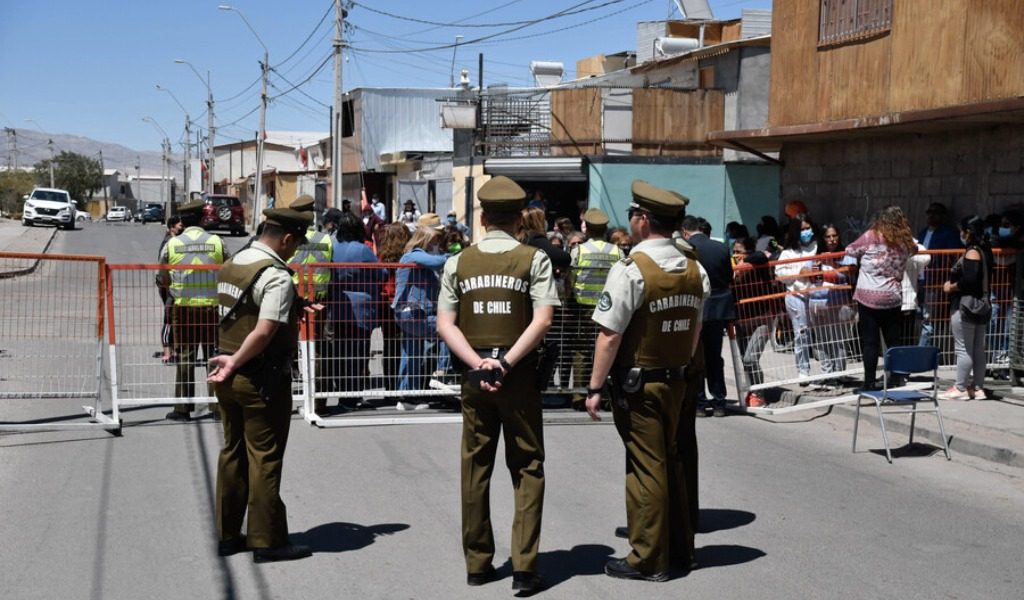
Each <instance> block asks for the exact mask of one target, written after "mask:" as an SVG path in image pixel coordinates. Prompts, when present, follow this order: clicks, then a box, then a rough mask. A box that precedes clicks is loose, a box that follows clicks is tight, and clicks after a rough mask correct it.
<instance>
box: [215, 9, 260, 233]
mask: <svg viewBox="0 0 1024 600" xmlns="http://www.w3.org/2000/svg"><path fill="white" fill-rule="evenodd" d="M217 8H218V9H220V10H226V11H231V12H233V13H235V14H236V15H238V16H239V17H241V18H242V22H243V23H245V26H246V27H248V28H249V31H251V32H252V34H253V35H254V36H255V37H256V41H257V42H259V43H260V46H263V63H262V64H260V75H261V79H262V81H263V86H262V89H261V90H260V130H259V133H258V134H257V137H256V185H255V189H254V190H253V195H254V196H255V198H253V211H252V227H253V229H255V228H256V221H257V219H258V218H259V215H260V212H261V209H262V206H263V138H265V137H266V136H267V74H268V72H269V70H270V58H269V55H270V51H269V50H267V45H266V44H264V43H263V38H261V37H260V34H258V33H256V30H255V29H253V28H252V25H250V24H249V19H246V18H245V15H244V14H242V11H240V10H238V9H237V8H235V7H233V6H230V5H228V4H221V5H218V6H217Z"/></svg>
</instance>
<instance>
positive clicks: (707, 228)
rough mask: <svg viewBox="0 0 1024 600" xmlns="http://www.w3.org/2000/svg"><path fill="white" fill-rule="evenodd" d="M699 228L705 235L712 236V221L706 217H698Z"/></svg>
mask: <svg viewBox="0 0 1024 600" xmlns="http://www.w3.org/2000/svg"><path fill="white" fill-rule="evenodd" d="M697 229H698V230H699V231H700V232H701V233H703V234H704V235H706V236H708V237H711V223H708V220H707V219H705V218H704V217H697Z"/></svg>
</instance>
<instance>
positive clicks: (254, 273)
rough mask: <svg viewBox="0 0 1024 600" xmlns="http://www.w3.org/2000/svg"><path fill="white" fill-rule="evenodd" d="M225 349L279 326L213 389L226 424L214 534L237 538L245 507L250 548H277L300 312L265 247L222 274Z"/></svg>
mask: <svg viewBox="0 0 1024 600" xmlns="http://www.w3.org/2000/svg"><path fill="white" fill-rule="evenodd" d="M218 297H219V302H220V312H221V323H220V349H221V351H223V352H227V353H234V352H235V351H237V350H238V348H239V346H241V344H242V342H243V341H244V340H245V337H246V336H247V335H248V334H249V333H250V332H251V331H252V330H253V329H254V328H255V326H256V323H257V321H258V320H260V319H267V320H271V321H276V322H278V323H280V326H279V327H278V329H277V331H276V333H275V335H274V338H273V339H272V340H271V342H270V344H269V346H268V347H267V349H266V350H264V352H263V353H262V354H261V355H259V356H257V357H255V358H253V359H252V360H250V361H249V362H247V363H245V364H244V365H242V366H241V367H240V368H239V369H238V371H237V372H236V373H235V374H233V375H232V376H231V377H229V378H228V379H227V380H226V381H224V382H222V383H218V384H217V386H216V392H217V399H218V401H219V402H220V407H221V413H222V417H223V425H224V448H223V449H222V450H221V452H220V459H219V461H218V463H217V534H218V536H219V538H220V541H222V542H225V541H231V540H235V539H238V538H239V536H240V535H241V528H242V519H243V517H244V516H245V513H246V508H248V512H249V520H248V532H247V540H246V541H247V544H248V545H249V547H251V548H277V547H280V546H284V545H285V544H286V543H287V541H288V520H287V513H286V510H285V505H284V502H282V501H281V496H280V486H281V468H282V465H283V460H284V450H285V446H286V445H287V442H288V430H289V426H290V424H291V410H292V397H291V363H292V358H293V357H294V355H295V352H296V349H297V344H298V314H297V304H296V303H295V302H294V300H295V297H296V292H295V288H294V286H293V284H292V281H291V272H290V271H289V270H288V267H287V265H286V264H285V262H284V261H283V260H281V257H279V256H278V255H277V254H276V253H274V251H273V250H271V249H270V248H269V247H267V246H266V245H264V244H262V243H260V242H254V243H253V244H252V246H251V247H250V248H248V249H246V250H244V251H242V252H240V253H239V254H238V256H236V257H235V258H234V259H232V260H231V261H229V262H228V263H227V264H225V265H224V267H223V268H222V269H221V271H220V275H219V277H218Z"/></svg>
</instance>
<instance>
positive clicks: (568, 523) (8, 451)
mask: <svg viewBox="0 0 1024 600" xmlns="http://www.w3.org/2000/svg"><path fill="white" fill-rule="evenodd" d="M111 230H113V231H117V232H118V233H117V235H109V234H107V233H105V232H108V231H111ZM159 232H160V229H159V228H158V226H156V225H149V226H146V227H145V228H143V227H141V226H133V225H125V226H117V225H114V226H110V227H105V226H104V225H103V224H93V225H91V226H90V225H87V226H86V227H85V228H84V229H82V230H80V231H78V232H75V233H74V234H73V235H72V234H69V235H62V236H60V239H58V242H57V243H63V244H64V245H63V247H61V248H60V249H58V248H55V249H54V251H80V252H83V253H84V252H91V253H102V254H105V255H107V256H108V257H109V258H110V259H111V260H123V261H125V262H135V261H139V260H144V259H146V258H147V257H149V256H152V255H153V254H154V253H155V248H156V245H157V244H158V243H159ZM238 241H239V242H240V241H241V240H238ZM229 243H231V242H229ZM133 251H134V252H137V254H135V255H133V254H132V252H133ZM0 366H2V365H0ZM5 402H6V404H5V406H6V408H4V409H3V411H4V412H5V413H8V414H10V412H11V411H13V412H18V411H22V410H29V406H31V408H32V410H38V409H39V406H40V403H41V402H46V404H45V406H46V407H47V409H48V410H49V411H52V412H53V413H54V414H55V415H61V414H74V413H76V411H80V409H78V408H77V405H76V403H75V402H74V401H71V400H67V401H64V400H58V401H50V400H47V401H24V402H22V401H5ZM164 412H166V408H162V409H161V408H147V409H140V410H136V411H132V413H131V414H130V417H126V427H125V430H124V436H123V437H120V438H114V437H111V436H109V435H107V434H105V433H102V432H98V431H96V432H93V431H89V432H84V431H78V432H49V433H19V434H5V435H0V478H2V482H3V485H0V506H2V507H3V518H2V519H0V539H2V540H3V542H4V543H3V544H0V567H2V568H0V589H2V590H4V596H5V597H7V598H18V599H21V598H26V599H28V598H47V599H49V598H66V599H77V598H89V599H99V598H168V599H171V598H175V599H177V598H238V599H249V598H258V599H265V598H303V599H307V600H308V599H316V598H332V599H335V598H381V599H384V598H388V599H391V598H424V599H434V598H437V599H447V598H506V597H508V596H509V595H510V594H511V584H510V577H509V572H510V567H509V565H508V564H507V563H506V564H504V565H503V564H502V563H504V561H505V557H507V556H508V540H509V526H510V522H511V516H512V508H511V485H510V483H509V478H508V475H507V472H506V471H504V469H503V468H501V467H498V468H497V469H496V471H495V477H494V489H493V493H492V506H493V513H494V514H493V516H494V527H495V532H496V539H497V543H498V553H497V565H496V566H498V567H499V568H500V569H501V573H502V574H503V575H504V576H505V577H504V578H503V579H502V580H500V581H498V582H495V583H492V584H489V585H487V586H485V587H482V588H468V587H467V586H466V585H465V573H464V567H463V562H462V554H461V549H460V542H459V538H460V534H459V530H460V526H459V509H458V489H459V481H458V447H459V433H460V428H459V426H458V425H403V426H393V427H379V428H370V427H367V428H346V429H328V430H320V429H315V428H310V427H307V426H306V425H305V424H304V422H302V421H301V420H299V418H298V417H295V418H294V419H293V429H292V435H291V439H290V443H289V449H288V454H287V459H286V465H285V473H284V483H283V495H284V499H285V502H286V503H287V504H288V509H289V516H290V525H291V529H292V532H293V536H294V539H295V541H298V542H303V543H309V544H311V545H312V546H313V547H314V550H315V552H316V553H315V555H314V556H313V557H311V558H309V559H306V560H302V561H298V562H294V563H282V564H272V565H259V566H257V565H254V564H253V563H252V561H251V559H250V557H249V556H248V555H244V554H243V555H237V556H234V557H230V558H227V559H221V558H218V557H216V556H215V552H214V548H215V537H214V535H215V534H214V528H213V519H212V515H213V509H214V503H213V497H212V490H213V482H214V477H215V470H216V469H215V465H216V453H217V450H218V448H219V432H218V426H217V424H215V423H213V422H212V421H209V420H201V421H198V422H193V423H188V424H178V423H169V422H166V421H163V420H162V419H161V417H162V415H163V413H164ZM552 416H553V417H555V416H559V415H556V414H552ZM698 433H699V437H700V442H701V504H702V507H703V509H702V514H701V523H702V533H701V534H700V535H699V536H698V539H697V546H698V551H697V552H698V555H697V556H698V560H699V562H700V564H701V568H700V569H698V570H696V571H694V572H692V573H691V574H689V575H688V576H686V577H679V578H676V579H673V580H671V581H669V582H667V583H660V584H655V583H641V582H623V581H618V580H612V579H610V578H608V577H606V576H604V575H603V574H601V572H602V566H603V564H604V562H605V561H606V560H607V558H608V557H609V556H621V555H623V554H624V553H625V551H626V550H627V544H626V543H625V541H623V540H620V539H617V538H615V537H614V536H613V533H612V531H613V529H614V527H615V526H617V525H621V524H624V522H625V515H624V508H623V485H622V477H623V475H622V472H623V452H622V448H621V444H620V442H619V441H618V439H617V437H616V435H615V432H614V429H613V428H612V427H610V426H609V424H608V422H607V421H605V422H604V423H601V424H589V423H583V422H579V421H577V422H576V424H549V425H547V426H546V429H545V439H546V448H547V462H546V472H547V496H546V502H545V516H544V531H543V536H542V540H541V557H540V565H539V566H540V569H541V571H542V572H543V574H544V575H545V576H546V578H547V579H548V581H549V582H550V583H551V584H552V587H551V589H550V590H548V591H547V592H545V593H543V594H541V595H540V596H538V597H541V598H609V599H610V598H623V597H640V598H683V597H686V598H712V597H713V598H758V599H775V598H779V599H783V598H784V599H787V600H789V599H792V598H851V599H854V598H856V599H860V598H960V599H965V598H978V599H993V598H996V599H1002V598H1008V599H1009V598H1020V597H1021V590H1024V570H1022V569H1021V568H1020V557H1021V549H1020V547H1021V540H1024V524H1022V521H1021V518H1020V515H1021V514H1024V472H1022V471H1021V470H1015V469H1012V468H1009V467H999V466H996V465H993V464H992V463H989V462H986V461H981V460H975V459H971V458H969V457H964V456H959V455H954V459H953V461H952V462H947V461H946V460H945V459H944V458H943V457H942V455H941V452H938V453H936V452H935V449H934V448H932V447H926V446H915V447H913V448H909V449H905V450H904V451H903V452H900V453H899V457H898V458H897V459H896V462H895V463H894V464H892V465H889V464H887V463H886V461H885V459H884V457H883V456H882V455H880V454H879V453H877V452H873V451H871V450H870V449H873V448H874V449H877V448H879V447H880V445H881V443H880V438H879V435H878V434H877V430H876V429H875V428H873V427H867V428H863V429H862V436H863V437H862V442H861V444H862V445H861V448H863V450H861V451H859V452H858V453H857V454H851V453H850V446H849V444H850V435H851V434H850V430H849V421H848V420H847V419H845V418H838V417H835V416H833V415H830V414H828V413H825V412H822V413H819V414H817V415H809V414H806V413H805V414H803V415H801V416H800V417H799V418H798V420H796V419H794V420H790V421H788V422H787V421H785V420H782V419H776V420H775V421H769V420H763V419H755V418H749V417H727V418H724V419H702V420H700V421H699V422H698ZM902 441H903V440H902V439H899V440H898V443H902ZM498 455H499V456H501V455H502V451H501V450H500V449H499V453H498Z"/></svg>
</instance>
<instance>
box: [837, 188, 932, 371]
mask: <svg viewBox="0 0 1024 600" xmlns="http://www.w3.org/2000/svg"><path fill="white" fill-rule="evenodd" d="M916 253H917V244H916V243H915V242H914V235H913V233H911V231H910V224H909V223H907V216H906V215H905V214H904V213H903V210H902V209H901V208H900V207H898V206H889V207H886V208H883V209H882V210H880V211H878V213H876V214H875V218H874V220H873V221H872V223H871V226H870V227H869V228H868V230H867V231H865V232H864V233H863V234H862V235H861V236H860V237H859V238H857V239H856V240H855V241H854V242H853V243H852V244H850V245H849V246H847V247H846V254H847V255H848V256H851V257H853V258H855V259H858V260H859V261H860V271H859V275H858V277H857V287H856V289H855V290H854V292H853V299H854V301H856V302H857V316H858V323H857V325H858V329H859V330H860V331H859V333H860V340H861V349H862V350H863V353H864V387H863V388H862V389H866V390H873V389H878V385H877V382H876V380H875V371H876V370H877V369H878V354H879V351H880V350H881V338H885V344H886V346H888V347H890V348H892V347H893V346H898V345H899V339H900V322H901V317H902V314H901V312H900V309H901V307H902V305H903V271H904V270H905V269H906V265H907V259H908V258H910V257H911V256H912V255H914V254H916Z"/></svg>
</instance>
